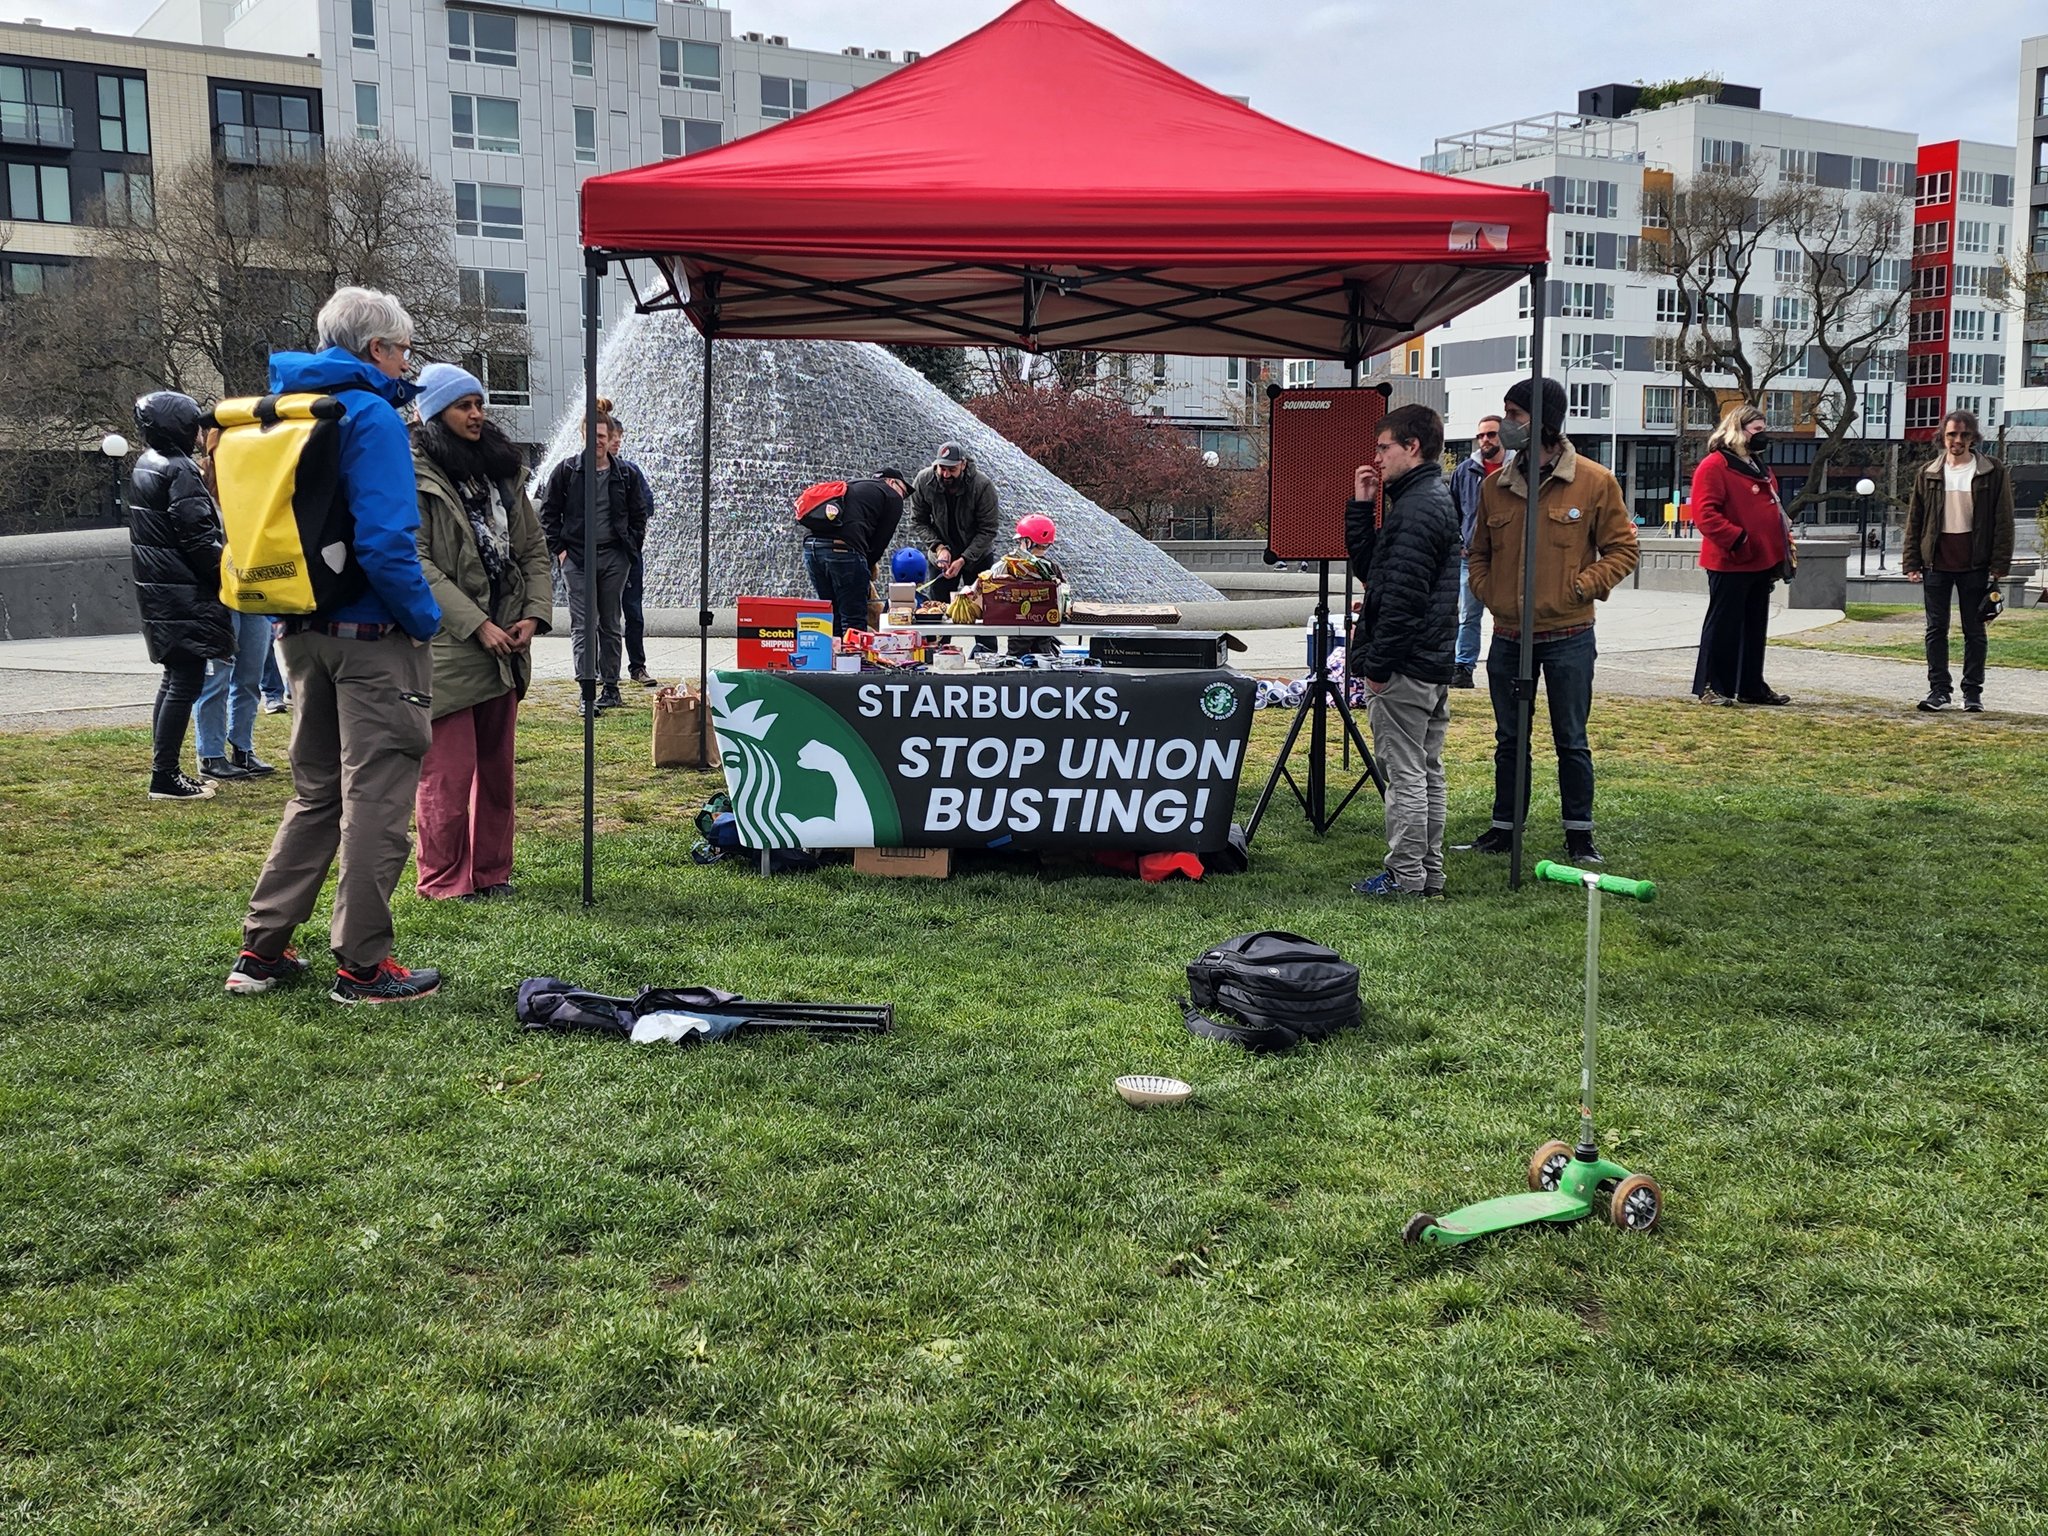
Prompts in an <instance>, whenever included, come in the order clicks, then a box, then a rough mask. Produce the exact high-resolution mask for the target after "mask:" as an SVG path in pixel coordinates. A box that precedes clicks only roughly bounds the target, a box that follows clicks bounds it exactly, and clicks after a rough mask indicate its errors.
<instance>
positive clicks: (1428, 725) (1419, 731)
mask: <svg viewBox="0 0 2048 1536" xmlns="http://www.w3.org/2000/svg"><path fill="white" fill-rule="evenodd" d="M1365 698H1366V705H1365V708H1366V715H1367V717H1368V718H1369V719H1370V720H1371V721H1372V752H1373V756H1374V757H1376V758H1378V759H1379V763H1380V773H1381V774H1382V775H1383V776H1384V777H1385V778H1386V781H1387V861H1386V863H1387V871H1388V873H1390V874H1391V875H1393V877H1394V882H1395V884H1397V885H1399V886H1400V887H1401V889H1402V890H1404V891H1437V890H1442V889H1443V884H1444V812H1445V793H1444V732H1445V731H1446V730H1448V729H1449V728H1450V724H1451V690H1450V689H1449V688H1448V687H1447V686H1446V685H1444V684H1443V683H1425V682H1423V681H1421V680H1420V679H1419V678H1413V677H1410V676H1408V675H1407V674H1406V673H1404V672H1396V673H1395V674H1394V675H1393V676H1392V677H1390V678H1388V679H1387V686H1386V687H1385V688H1383V689H1382V690H1380V691H1379V692H1378V693H1373V692H1371V691H1370V689H1369V688H1368V691H1367V693H1366V696H1365Z"/></svg>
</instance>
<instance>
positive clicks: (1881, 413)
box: [1863, 389, 1892, 432]
mask: <svg viewBox="0 0 2048 1536" xmlns="http://www.w3.org/2000/svg"><path fill="white" fill-rule="evenodd" d="M1891 420H1892V392H1891V391H1890V390H1888V389H1872V390H1865V391H1864V394H1863V425H1864V426H1865V427H1866V428H1869V429H1872V430H1875V431H1880V432H1881V431H1883V430H1884V429H1885V428H1887V427H1889V426H1890V425H1891Z"/></svg>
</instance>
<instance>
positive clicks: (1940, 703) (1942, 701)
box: [1919, 688, 1955, 715]
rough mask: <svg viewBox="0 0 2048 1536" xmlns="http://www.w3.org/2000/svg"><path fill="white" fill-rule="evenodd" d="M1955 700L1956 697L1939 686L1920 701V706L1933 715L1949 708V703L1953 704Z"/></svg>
mask: <svg viewBox="0 0 2048 1536" xmlns="http://www.w3.org/2000/svg"><path fill="white" fill-rule="evenodd" d="M1954 702H1955V699H1954V697H1953V696H1951V695H1950V694H1947V693H1944V692H1942V690H1941V689H1939V688H1936V689H1934V690H1932V691H1931V692H1930V693H1929V694H1928V695H1927V697H1926V698H1924V699H1922V700H1921V701H1920V704H1919V707H1920V708H1921V709H1922V710H1924V711H1926V712H1927V713H1928V714H1930V715H1931V714H1934V713H1936V712H1937V711H1939V710H1944V709H1947V708H1948V707H1949V705H1951V704H1953V703H1954Z"/></svg>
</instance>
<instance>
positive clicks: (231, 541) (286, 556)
mask: <svg viewBox="0 0 2048 1536" xmlns="http://www.w3.org/2000/svg"><path fill="white" fill-rule="evenodd" d="M344 414H345V407H344V406H343V405H342V403H341V402H340V401H339V400H337V399H335V398H334V397H333V396H332V395H312V394H297V395H263V396H261V397H258V398H253V399H243V400H223V401H221V402H220V404H218V405H216V406H215V407H214V408H213V410H212V412H211V413H210V414H209V415H208V416H207V417H206V425H208V426H213V427H218V428H220V441H219V442H218V443H217V444H215V445H214V450H213V468H214V481H215V484H216V485H217V487H218V491H219V497H220V516H221V524H222V526H223V528H224V529H225V530H226V533H227V548H226V550H225V551H223V552H222V555H221V562H220V596H221V601H222V602H224V603H226V604H227V605H228V606H229V607H230V608H232V609H234V610H235V611H236V612H238V613H271V614H304V613H315V612H318V611H321V610H323V609H329V608H333V607H336V606H338V605H340V604H342V603H346V602H349V601H351V600H353V599H354V598H356V597H358V596H360V595H361V594H362V592H363V591H364V590H365V589H366V588H367V586H368V581H367V580H366V578H365V577H364V575H363V570H362V567H361V566H360V565H358V564H357V563H356V557H355V516H354V514H353V513H352V512H351V511H350V510H349V505H348V496H347V495H346V493H345V492H344V491H343V489H342V484H341V419H342V416H343V415H344Z"/></svg>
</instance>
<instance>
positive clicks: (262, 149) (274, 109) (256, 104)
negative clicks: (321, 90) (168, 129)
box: [213, 86, 320, 165]
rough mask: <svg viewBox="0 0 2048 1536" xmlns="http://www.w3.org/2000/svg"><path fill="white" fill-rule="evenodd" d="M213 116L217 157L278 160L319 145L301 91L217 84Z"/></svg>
mask: <svg viewBox="0 0 2048 1536" xmlns="http://www.w3.org/2000/svg"><path fill="white" fill-rule="evenodd" d="M213 120H214V124H215V127H214V134H215V138H216V142H217V144H218V147H219V150H220V155H221V158H222V159H224V160H226V161H228V162H230V163H231V164H235V165H282V164H285V163H286V162H288V161H293V160H309V159H311V158H312V157H313V156H314V155H316V154H318V153H319V150H320V137H319V135H318V134H316V133H314V132H313V104H312V103H311V102H310V101H308V100H307V99H306V98H305V97H303V96H282V95H279V94H278V93H277V92H275V91H241V90H234V89H231V88H229V87H226V86H221V87H217V88H216V89H215V90H214V93H213Z"/></svg>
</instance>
